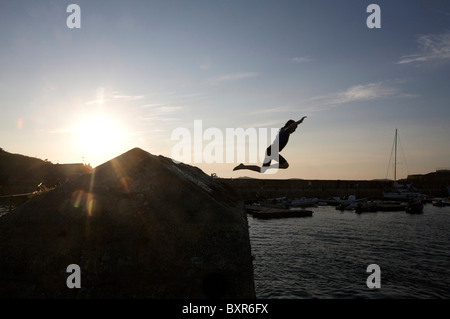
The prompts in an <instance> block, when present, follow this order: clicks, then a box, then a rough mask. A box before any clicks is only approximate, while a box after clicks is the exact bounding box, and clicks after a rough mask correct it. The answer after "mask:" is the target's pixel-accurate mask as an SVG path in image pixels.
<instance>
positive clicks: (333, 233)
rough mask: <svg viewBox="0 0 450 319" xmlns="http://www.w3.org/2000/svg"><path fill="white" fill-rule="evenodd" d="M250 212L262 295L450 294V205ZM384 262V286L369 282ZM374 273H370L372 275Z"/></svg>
mask: <svg viewBox="0 0 450 319" xmlns="http://www.w3.org/2000/svg"><path fill="white" fill-rule="evenodd" d="M312 210H313V211H314V214H313V217H306V218H287V219H272V220H260V219H256V218H253V217H251V216H249V217H248V222H249V226H250V228H249V230H250V240H251V245H252V254H253V257H254V261H253V264H254V277H255V289H256V295H257V298H263V299H266V298H283V299H285V298H286V299H287V298H289V299H303V298H319V299H352V298H370V299H372V298H397V299H406V298H408V299H409V298H420V299H430V298H450V245H449V244H450V207H442V208H440V207H434V206H432V205H431V204H427V205H425V207H424V211H423V214H414V215H412V214H407V213H405V212H377V213H363V214H355V213H354V212H352V211H344V212H341V211H339V210H336V209H335V208H334V207H332V206H325V207H315V208H313V209H312ZM371 264H376V265H378V266H379V268H380V273H379V274H380V284H381V286H380V288H372V289H370V288H368V285H367V280H368V277H369V276H372V271H369V272H368V271H367V267H368V266H369V265H371ZM371 278H372V277H371Z"/></svg>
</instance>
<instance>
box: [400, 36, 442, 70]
mask: <svg viewBox="0 0 450 319" xmlns="http://www.w3.org/2000/svg"><path fill="white" fill-rule="evenodd" d="M417 43H418V45H419V50H420V52H419V53H416V54H412V55H404V56H402V57H401V58H400V60H399V61H398V62H397V64H406V63H414V62H427V61H443V60H448V59H450V31H446V32H443V33H440V34H427V35H420V36H419V37H418V38H417Z"/></svg>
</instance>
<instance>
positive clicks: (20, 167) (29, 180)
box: [0, 148, 92, 195]
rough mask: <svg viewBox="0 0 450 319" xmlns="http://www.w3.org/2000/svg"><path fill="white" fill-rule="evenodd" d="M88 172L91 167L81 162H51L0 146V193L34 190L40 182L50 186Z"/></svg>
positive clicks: (90, 170)
mask: <svg viewBox="0 0 450 319" xmlns="http://www.w3.org/2000/svg"><path fill="white" fill-rule="evenodd" d="M90 172H92V167H91V166H89V165H84V164H82V163H75V164H53V163H51V162H49V161H47V160H42V159H39V158H35V157H29V156H25V155H21V154H13V153H9V152H6V151H5V150H3V149H2V148H0V195H5V194H14V193H17V192H19V193H20V192H29V191H34V190H37V185H38V184H39V183H41V182H43V183H44V184H45V185H46V186H47V187H52V186H54V185H56V184H57V183H58V182H65V181H66V179H71V178H73V177H75V176H78V175H81V174H85V173H90Z"/></svg>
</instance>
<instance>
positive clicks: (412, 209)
mask: <svg viewBox="0 0 450 319" xmlns="http://www.w3.org/2000/svg"><path fill="white" fill-rule="evenodd" d="M405 211H406V212H407V213H408V214H422V213H423V204H422V202H421V201H416V202H413V203H408V205H406V208H405Z"/></svg>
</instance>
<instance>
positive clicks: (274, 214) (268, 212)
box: [251, 208, 313, 219]
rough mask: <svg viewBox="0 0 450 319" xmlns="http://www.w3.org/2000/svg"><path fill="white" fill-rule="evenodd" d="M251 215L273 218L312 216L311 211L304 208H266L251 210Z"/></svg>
mask: <svg viewBox="0 0 450 319" xmlns="http://www.w3.org/2000/svg"><path fill="white" fill-rule="evenodd" d="M251 215H252V216H253V217H255V218H260V219H275V218H293V217H312V215H313V211H311V210H304V209H299V210H295V209H278V208H268V209H263V210H260V211H253V213H251Z"/></svg>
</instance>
